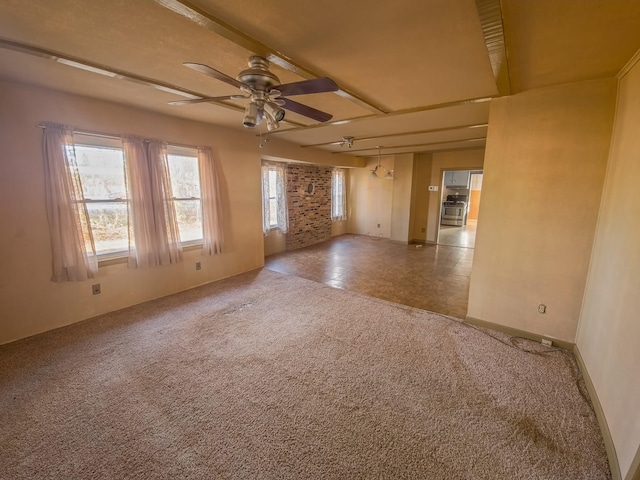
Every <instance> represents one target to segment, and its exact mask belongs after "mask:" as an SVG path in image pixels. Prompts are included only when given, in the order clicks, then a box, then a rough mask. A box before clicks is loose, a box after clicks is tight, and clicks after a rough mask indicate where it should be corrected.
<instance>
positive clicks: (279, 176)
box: [262, 162, 289, 235]
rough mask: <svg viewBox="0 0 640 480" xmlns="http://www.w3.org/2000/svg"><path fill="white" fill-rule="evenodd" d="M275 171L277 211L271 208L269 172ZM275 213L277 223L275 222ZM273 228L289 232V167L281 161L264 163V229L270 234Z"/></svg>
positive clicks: (265, 232)
mask: <svg viewBox="0 0 640 480" xmlns="http://www.w3.org/2000/svg"><path fill="white" fill-rule="evenodd" d="M270 171H272V172H275V205H276V206H275V212H274V211H272V208H271V203H272V202H271V199H272V195H271V192H272V190H271V188H270V187H272V182H271V181H270V175H269V172H270ZM274 214H275V217H276V218H275V223H274V222H273V220H274V218H273V216H274ZM272 229H277V230H279V231H280V232H281V233H287V231H288V229H289V210H288V208H287V167H286V165H284V164H281V163H268V162H263V163H262V231H263V233H264V234H265V235H269V233H270V232H271V230H272Z"/></svg>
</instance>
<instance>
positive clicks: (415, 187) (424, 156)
mask: <svg viewBox="0 0 640 480" xmlns="http://www.w3.org/2000/svg"><path fill="white" fill-rule="evenodd" d="M431 158H432V154H431V153H418V154H416V155H415V160H414V162H413V177H412V182H411V233H410V235H409V237H410V238H409V241H416V242H424V241H425V240H426V238H427V214H428V210H429V196H430V195H429V182H430V181H431Z"/></svg>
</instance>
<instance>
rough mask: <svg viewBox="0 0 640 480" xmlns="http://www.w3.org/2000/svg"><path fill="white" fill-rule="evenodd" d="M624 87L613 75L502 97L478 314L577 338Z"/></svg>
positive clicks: (474, 301) (480, 244) (489, 171)
mask: <svg viewBox="0 0 640 480" xmlns="http://www.w3.org/2000/svg"><path fill="white" fill-rule="evenodd" d="M615 91H616V82H615V80H613V79H610V80H599V81H592V82H584V83H578V84H571V85H564V86H558V87H550V88H544V89H539V90H533V91H529V92H525V93H522V94H518V95H514V96H511V97H505V98H501V99H498V100H495V101H493V102H492V104H491V111H490V119H489V132H488V138H487V147H486V154H485V162H484V179H483V180H484V181H483V193H482V203H481V204H480V214H479V221H478V231H477V237H476V245H475V247H476V248H475V256H474V257H475V258H474V264H473V270H472V272H471V284H470V291H469V308H468V313H467V315H468V316H469V317H471V318H476V319H480V320H484V321H488V322H492V323H498V324H502V325H505V326H507V327H512V328H516V329H520V330H525V331H528V332H531V333H536V334H540V335H544V336H548V337H555V338H557V339H560V340H564V341H567V342H573V341H574V340H575V333H576V326H577V322H578V316H579V311H580V304H581V301H582V296H583V292H584V286H585V281H586V274H587V267H588V263H589V258H590V254H591V247H592V242H593V236H594V231H595V226H596V218H597V214H598V207H599V204H600V196H601V193H602V185H603V180H604V172H605V167H606V162H607V156H608V151H609V142H610V138H611V131H612V124H613V113H614V107H615ZM540 303H543V304H546V305H547V313H546V314H545V315H541V314H539V313H538V312H537V307H538V304H540Z"/></svg>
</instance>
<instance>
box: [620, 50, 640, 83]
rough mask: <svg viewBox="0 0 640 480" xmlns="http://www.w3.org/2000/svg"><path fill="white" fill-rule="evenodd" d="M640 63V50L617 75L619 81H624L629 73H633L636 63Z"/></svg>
mask: <svg viewBox="0 0 640 480" xmlns="http://www.w3.org/2000/svg"><path fill="white" fill-rule="evenodd" d="M638 62H640V50H638V51H637V52H636V53H635V54H634V55H633V57H631V59H630V60H629V61H628V62H627V64H626V65H625V66H624V67H622V69H621V70H620V71H619V72H618V74H617V75H616V78H617V79H618V80H622V79H623V78H624V77H625V75H626V74H627V73H629V72H630V71H631V69H632V68H633V67H635V65H636V63H638Z"/></svg>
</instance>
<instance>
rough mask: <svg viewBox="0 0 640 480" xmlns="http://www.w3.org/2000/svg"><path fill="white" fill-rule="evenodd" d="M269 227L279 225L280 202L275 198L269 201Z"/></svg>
mask: <svg viewBox="0 0 640 480" xmlns="http://www.w3.org/2000/svg"><path fill="white" fill-rule="evenodd" d="M269 225H271V226H273V225H278V201H277V200H276V199H275V198H270V199H269Z"/></svg>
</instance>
